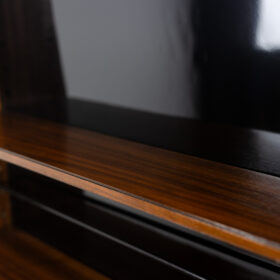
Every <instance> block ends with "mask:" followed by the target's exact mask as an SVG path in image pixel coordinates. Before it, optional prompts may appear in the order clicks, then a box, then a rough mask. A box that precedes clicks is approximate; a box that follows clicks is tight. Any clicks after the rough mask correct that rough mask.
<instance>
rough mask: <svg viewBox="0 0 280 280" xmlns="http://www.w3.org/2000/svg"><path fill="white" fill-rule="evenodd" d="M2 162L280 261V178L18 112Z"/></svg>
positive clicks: (7, 131)
mask: <svg viewBox="0 0 280 280" xmlns="http://www.w3.org/2000/svg"><path fill="white" fill-rule="evenodd" d="M0 147H1V148H0V159H2V160H4V161H7V162H9V163H12V164H15V165H18V166H21V167H24V168H27V169H29V170H31V171H34V172H37V173H40V174H42V175H46V176H48V177H51V178H53V179H55V180H58V181H61V182H64V183H66V184H68V185H71V186H74V187H77V188H80V189H85V190H88V191H90V192H92V193H94V194H96V195H99V196H102V197H104V198H107V199H110V200H112V201H115V202H119V203H121V204H123V205H126V206H129V207H132V208H134V209H136V210H140V211H143V212H145V213H147V214H151V215H153V216H154V217H157V218H161V219H164V220H167V221H169V222H172V223H174V224H177V225H179V226H182V227H184V228H187V229H189V230H192V231H194V232H199V233H201V234H204V235H207V236H209V237H212V238H214V239H216V240H219V241H222V242H225V243H227V244H230V245H233V246H236V247H238V248H241V249H244V250H247V251H250V252H253V253H256V254H258V255H261V256H264V257H267V258H269V259H272V260H274V261H279V260H280V232H279V228H280V207H279V202H280V179H279V178H278V177H274V176H270V175H266V174H262V173H257V172H254V171H250V170H247V169H241V168H238V167H233V166H230V165H226V164H221V163H217V162H213V161H209V160H204V159H200V158H196V157H193V156H189V155H186V154H180V153H177V152H171V151H167V150H164V149H159V148H155V147H151V146H147V145H143V144H138V143H135V142H131V141H127V140H122V139H119V138H114V137H110V136H106V135H103V134H100V133H96V132H92V131H87V130H83V129H78V128H73V127H70V126H66V125H62V124H57V123H53V122H49V121H44V120H39V119H35V118H31V117H26V116H23V115H19V114H18V115H17V114H4V115H2V116H1V118H0Z"/></svg>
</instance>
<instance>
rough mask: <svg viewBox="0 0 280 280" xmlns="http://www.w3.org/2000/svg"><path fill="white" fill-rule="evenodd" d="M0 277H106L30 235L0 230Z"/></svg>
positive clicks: (82, 279)
mask: <svg viewBox="0 0 280 280" xmlns="http://www.w3.org/2000/svg"><path fill="white" fill-rule="evenodd" d="M0 279H1V280H2V279H3V280H7V279H14V280H23V279H42V280H56V279H59V280H62V279H67V280H70V279H72V280H74V279H77V280H90V279H91V280H92V279H98V280H99V279H100V280H101V279H102V280H103V279H104V280H105V279H108V278H106V277H105V276H103V275H101V274H99V273H98V272H95V271H94V270H92V269H90V268H88V267H86V266H84V265H83V264H81V263H79V262H77V261H75V260H73V259H71V258H69V257H67V256H66V255H64V254H62V253H61V252H59V251H57V250H56V249H53V248H52V247H50V246H48V245H45V244H44V243H42V242H41V241H39V240H37V239H36V238H34V237H31V236H30V235H28V234H26V233H24V232H21V231H17V230H13V229H8V230H7V229H5V230H1V231H0Z"/></svg>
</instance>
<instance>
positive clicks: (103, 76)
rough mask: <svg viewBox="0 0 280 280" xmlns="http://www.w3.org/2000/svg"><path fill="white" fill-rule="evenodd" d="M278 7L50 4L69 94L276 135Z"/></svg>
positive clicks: (187, 2) (181, 1)
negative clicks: (274, 12)
mask: <svg viewBox="0 0 280 280" xmlns="http://www.w3.org/2000/svg"><path fill="white" fill-rule="evenodd" d="M278 5H279V4H277V1H271V0H259V1H257V0H247V1H244V0H236V1H227V0H215V1H203V0H196V1H191V0H178V1H172V0H155V1H149V0H144V1H139V0H134V1H129V0H118V1H115V0H111V1H106V3H105V2H104V1H100V0H95V1H80V2H79V4H77V2H76V1H73V0H71V1H67V5H66V3H65V4H63V1H55V0H54V1H53V10H54V14H55V15H56V28H57V34H58V39H59V42H60V52H61V57H62V61H63V65H64V74H65V77H66V82H67V88H68V94H69V96H70V97H75V98H85V99H89V100H92V101H99V102H105V103H108V104H112V105H119V106H124V107H130V108H131V109H139V110H146V111H152V112H154V113H162V114H168V115H175V116H181V117H188V118H199V119H203V120H208V121H209V120H212V121H218V122H225V123H234V124H239V125H242V126H248V127H256V128H262V129H267V130H274V131H280V126H279V114H278V105H279V104H280V95H279V92H280V82H279V78H278V76H279V73H280V56H279V51H278V50H277V42H279V41H280V34H278V33H277V32H276V31H275V30H277V29H278V26H277V22H278V21H277V14H276V15H275V14H273V13H271V12H272V11H273V10H275V9H277V8H279V6H278ZM75 7H76V8H77V9H76V10H74V8H75ZM86 9H88V10H90V12H88V11H87V12H86V13H82V12H83V11H86ZM270 13H271V14H270ZM70 15H72V16H73V15H74V16H75V18H76V21H75V22H73V21H72V17H70ZM273 22H274V25H273ZM70 31H71V32H70ZM270 33H272V34H270ZM70 40H72V43H71V44H69V42H70ZM278 47H279V46H278ZM79 113H80V114H83V112H82V111H81V112H79Z"/></svg>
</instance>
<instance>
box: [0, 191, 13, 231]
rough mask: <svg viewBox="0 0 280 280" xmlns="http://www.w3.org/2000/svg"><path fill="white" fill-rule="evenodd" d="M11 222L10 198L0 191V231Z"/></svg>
mask: <svg viewBox="0 0 280 280" xmlns="http://www.w3.org/2000/svg"><path fill="white" fill-rule="evenodd" d="M11 222H12V215H11V204H10V196H9V194H8V193H7V192H5V191H4V190H1V189H0V229H2V228H4V227H7V226H10V225H11Z"/></svg>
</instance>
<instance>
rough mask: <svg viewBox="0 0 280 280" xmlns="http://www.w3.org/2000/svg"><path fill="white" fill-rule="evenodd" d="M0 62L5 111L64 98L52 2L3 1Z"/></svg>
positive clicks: (0, 25) (0, 5)
mask: <svg viewBox="0 0 280 280" xmlns="http://www.w3.org/2000/svg"><path fill="white" fill-rule="evenodd" d="M0 58H1V65H0V72H1V77H0V88H1V101H2V103H1V104H3V105H4V107H7V106H10V105H16V104H21V105H26V104H30V103H32V102H35V101H39V100H41V101H46V100H52V99H54V98H57V97H59V96H63V95H64V85H63V79H62V73H61V68H60V61H59V56H58V49H57V44H56V36H55V29H54V23H53V18H52V10H51V3H50V1H49V0H29V1H24V0H3V1H1V3H0Z"/></svg>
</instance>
